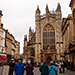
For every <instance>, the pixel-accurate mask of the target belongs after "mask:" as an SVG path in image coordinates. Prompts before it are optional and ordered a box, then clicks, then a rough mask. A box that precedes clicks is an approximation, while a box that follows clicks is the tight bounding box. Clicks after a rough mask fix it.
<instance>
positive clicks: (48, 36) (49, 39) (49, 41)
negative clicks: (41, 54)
mask: <svg viewBox="0 0 75 75" xmlns="http://www.w3.org/2000/svg"><path fill="white" fill-rule="evenodd" d="M48 47H50V49H55V30H54V28H53V27H52V26H51V25H46V26H45V27H44V29H43V49H44V50H48Z"/></svg>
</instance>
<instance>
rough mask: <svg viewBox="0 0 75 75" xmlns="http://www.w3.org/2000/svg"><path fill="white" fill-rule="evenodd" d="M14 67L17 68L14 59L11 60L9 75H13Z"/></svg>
mask: <svg viewBox="0 0 75 75" xmlns="http://www.w3.org/2000/svg"><path fill="white" fill-rule="evenodd" d="M14 66H15V63H14V59H11V61H10V63H9V75H13V71H14Z"/></svg>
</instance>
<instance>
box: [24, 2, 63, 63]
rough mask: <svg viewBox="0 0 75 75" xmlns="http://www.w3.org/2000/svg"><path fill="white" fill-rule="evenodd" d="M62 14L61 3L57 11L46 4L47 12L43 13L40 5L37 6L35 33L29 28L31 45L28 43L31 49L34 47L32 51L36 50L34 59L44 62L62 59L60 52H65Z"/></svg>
mask: <svg viewBox="0 0 75 75" xmlns="http://www.w3.org/2000/svg"><path fill="white" fill-rule="evenodd" d="M61 16H62V14H61V6H60V4H59V3H58V6H57V9H56V10H55V11H54V10H53V11H49V8H48V5H46V14H43V15H41V11H40V9H39V6H37V10H36V13H35V25H36V26H35V33H32V30H31V29H29V42H28V45H29V46H28V45H27V47H28V49H30V51H31V48H30V47H32V49H33V51H31V52H34V61H36V62H42V61H43V60H46V61H47V62H49V61H50V60H61V59H62V58H61V57H60V54H61V53H62V52H63V48H62V45H63V42H62V33H61V26H62V20H61V18H62V17H61ZM29 43H30V44H29ZM24 48H26V47H24ZM31 54H32V53H31ZM29 56H30V55H29ZM30 57H31V56H30Z"/></svg>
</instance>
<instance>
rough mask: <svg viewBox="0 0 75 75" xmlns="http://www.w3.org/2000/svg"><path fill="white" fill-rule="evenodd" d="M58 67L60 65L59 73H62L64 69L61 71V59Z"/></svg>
mask: <svg viewBox="0 0 75 75" xmlns="http://www.w3.org/2000/svg"><path fill="white" fill-rule="evenodd" d="M58 67H59V73H62V71H61V61H59V63H58Z"/></svg>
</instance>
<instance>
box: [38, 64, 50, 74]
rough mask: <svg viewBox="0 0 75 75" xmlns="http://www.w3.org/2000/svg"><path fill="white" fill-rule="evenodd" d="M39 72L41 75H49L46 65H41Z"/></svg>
mask: <svg viewBox="0 0 75 75" xmlns="http://www.w3.org/2000/svg"><path fill="white" fill-rule="evenodd" d="M39 70H40V72H41V75H49V73H48V65H47V64H43V65H41V66H40V68H39Z"/></svg>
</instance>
